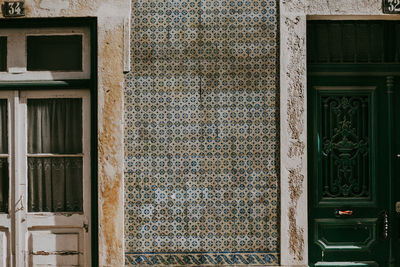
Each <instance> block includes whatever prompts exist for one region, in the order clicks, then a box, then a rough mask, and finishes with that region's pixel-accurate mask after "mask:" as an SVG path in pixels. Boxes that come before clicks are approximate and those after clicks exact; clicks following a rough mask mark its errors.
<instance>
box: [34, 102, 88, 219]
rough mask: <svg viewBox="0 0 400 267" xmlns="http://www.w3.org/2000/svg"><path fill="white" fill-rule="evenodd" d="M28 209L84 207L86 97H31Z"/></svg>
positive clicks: (74, 208) (54, 210)
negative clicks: (84, 122) (84, 108)
mask: <svg viewBox="0 0 400 267" xmlns="http://www.w3.org/2000/svg"><path fill="white" fill-rule="evenodd" d="M28 154H29V156H28V187H29V192H28V196H29V199H28V206H29V207H28V210H29V211H30V212H40V211H43V212H52V211H53V212H72V211H82V164H83V156H82V100H81V99H72V98H62V99H29V100H28Z"/></svg>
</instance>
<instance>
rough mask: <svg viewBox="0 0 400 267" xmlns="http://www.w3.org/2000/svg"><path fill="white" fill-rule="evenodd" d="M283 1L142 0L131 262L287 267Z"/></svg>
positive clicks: (129, 189) (129, 107)
mask: <svg viewBox="0 0 400 267" xmlns="http://www.w3.org/2000/svg"><path fill="white" fill-rule="evenodd" d="M277 4H278V2H277V1H276V0H251V1H236V0H235V1H233V0H230V1H226V0H221V1H215V0H200V1H194V0H183V1H174V0H167V1H156V0H150V1H148V0H142V1H133V6H132V8H133V9H132V72H131V73H128V74H127V75H126V90H125V102H126V106H125V118H126V127H125V160H126V168H125V182H126V186H125V188H126V197H125V201H126V206H125V208H126V212H125V236H126V239H125V247H126V250H125V251H126V263H127V264H128V265H137V264H144V265H162V266H164V265H166V264H174V265H183V264H187V265H203V264H204V265H206V264H208V265H210V264H211V265H233V264H237V265H247V264H248V265H256V264H257V265H275V264H278V263H279V204H278V203H279V190H278V184H279V183H278V164H279V153H278V147H279V145H278V144H279V142H278V136H279V135H278V131H277V130H278V116H277V110H278V109H277V101H278V88H277V81H278V79H277V63H278V62H277V30H278V28H277Z"/></svg>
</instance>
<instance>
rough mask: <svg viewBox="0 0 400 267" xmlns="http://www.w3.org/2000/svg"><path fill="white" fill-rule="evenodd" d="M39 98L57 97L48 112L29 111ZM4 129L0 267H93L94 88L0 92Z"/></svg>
mask: <svg viewBox="0 0 400 267" xmlns="http://www.w3.org/2000/svg"><path fill="white" fill-rule="evenodd" d="M37 100H43V101H42V102H52V104H51V108H48V107H46V108H44V109H40V112H42V113H43V112H44V113H46V114H47V115H46V116H42V115H43V114H42V115H38V114H33V110H30V109H29V103H30V101H31V103H34V102H35V101H37ZM66 102H71V103H72V102H73V103H75V104H73V105H72V106H71V107H70V108H67V109H64V107H62V106H63V103H64V104H65V103H66ZM4 105H6V108H5V107H4ZM60 107H62V110H61V111H60V112H58V113H59V115H58V116H57V118H55V117H54V116H53V117H52V116H48V115H49V114H50V115H51V114H56V113H57V112H56V111H55V110H57V109H58V108H60ZM4 112H7V114H6V115H4ZM50 119H51V120H50ZM4 120H6V122H5V123H3V121H4ZM32 120H37V121H40V122H39V123H38V124H37V125H40V127H42V128H43V129H42V130H41V131H40V133H39V134H38V131H36V132H35V131H31V132H29V127H31V126H32V125H33V124H32V123H30V122H32ZM67 122H70V123H69V125H68V123H67ZM77 124H78V125H77ZM37 125H36V126H37ZM0 127H1V131H0V132H1V134H3V135H4V134H6V137H4V136H1V138H0V139H1V140H0V163H1V166H0V178H1V182H0V194H1V196H0V266H18V267H19V266H21V267H22V266H90V265H91V243H90V241H91V240H90V232H91V229H90V227H89V225H90V219H91V218H90V215H91V209H90V192H91V191H90V187H91V186H90V185H91V183H90V180H91V177H90V102H89V92H88V91H85V90H69V91H56V90H52V91H0ZM38 127H39V126H38ZM31 128H32V127H31ZM34 132H35V134H34ZM27 136H29V137H30V138H36V141H35V142H34V143H35V144H38V143H40V144H42V143H43V144H45V145H47V144H50V143H53V144H51V145H50V146H49V147H50V148H54V147H55V148H56V149H55V150H54V151H53V150H49V151H48V150H43V151H42V150H40V149H39V150H37V149H36V150H35V149H30V148H29V146H28V143H29V142H28V139H29V138H27ZM54 137H56V138H54ZM42 141H43V142H42ZM53 141H54V142H53ZM31 143H32V142H31ZM72 143H74V144H72ZM76 144H77V145H76ZM75 145H76V146H75ZM60 147H62V149H61V148H60ZM75 147H79V149H77V150H76V149H75ZM71 148H72V149H71ZM10 200H11V201H10Z"/></svg>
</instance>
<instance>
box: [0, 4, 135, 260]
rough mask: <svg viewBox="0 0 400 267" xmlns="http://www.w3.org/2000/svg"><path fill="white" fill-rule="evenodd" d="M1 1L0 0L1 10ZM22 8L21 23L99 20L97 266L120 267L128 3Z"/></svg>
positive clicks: (121, 252)
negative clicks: (51, 18) (75, 19)
mask: <svg viewBox="0 0 400 267" xmlns="http://www.w3.org/2000/svg"><path fill="white" fill-rule="evenodd" d="M3 2H5V1H4V0H0V5H2V4H3ZM25 7H26V16H25V18H39V17H41V18H48V17H88V16H92V17H97V19H98V53H99V54H98V107H97V110H98V114H97V116H98V136H97V138H98V166H99V167H98V196H99V198H98V214H99V218H98V219H99V221H98V225H99V229H98V234H99V248H98V254H99V265H100V266H123V265H124V258H123V252H124V242H123V240H124V208H123V207H124V201H123V196H124V194H123V193H124V183H123V170H124V164H123V163H124V161H123V159H124V155H123V111H124V109H123V104H124V99H123V83H124V76H123V70H124V69H123V67H124V58H123V55H124V53H123V49H124V46H123V44H124V39H123V38H124V31H123V30H124V29H123V27H124V23H125V24H126V21H127V20H129V19H130V10H131V8H130V7H131V1H129V0H85V1H82V0H27V1H25ZM0 12H1V11H0ZM0 17H3V16H2V14H0ZM17 19H23V18H17ZM0 23H1V20H0ZM92 138H95V137H92Z"/></svg>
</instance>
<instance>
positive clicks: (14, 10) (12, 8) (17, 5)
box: [3, 1, 25, 17]
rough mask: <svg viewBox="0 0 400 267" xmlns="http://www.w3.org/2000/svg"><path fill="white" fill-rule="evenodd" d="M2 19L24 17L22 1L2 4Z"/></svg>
mask: <svg viewBox="0 0 400 267" xmlns="http://www.w3.org/2000/svg"><path fill="white" fill-rule="evenodd" d="M3 15H4V17H21V16H25V7H24V2H23V1H14V2H4V5H3Z"/></svg>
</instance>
